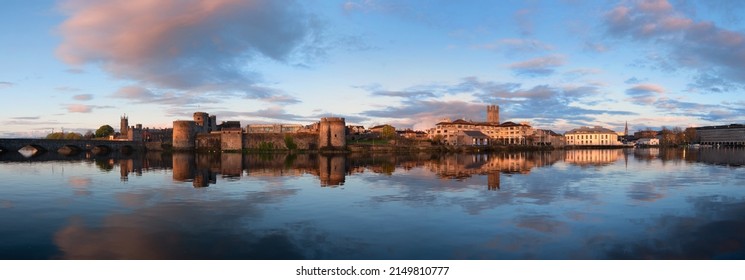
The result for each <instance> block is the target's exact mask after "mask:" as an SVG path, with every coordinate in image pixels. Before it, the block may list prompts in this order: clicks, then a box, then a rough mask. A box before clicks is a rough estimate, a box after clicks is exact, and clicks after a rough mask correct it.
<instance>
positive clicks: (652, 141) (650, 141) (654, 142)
mask: <svg viewBox="0 0 745 280" xmlns="http://www.w3.org/2000/svg"><path fill="white" fill-rule="evenodd" d="M636 145H638V146H659V145H660V139H657V138H642V139H639V140H636Z"/></svg>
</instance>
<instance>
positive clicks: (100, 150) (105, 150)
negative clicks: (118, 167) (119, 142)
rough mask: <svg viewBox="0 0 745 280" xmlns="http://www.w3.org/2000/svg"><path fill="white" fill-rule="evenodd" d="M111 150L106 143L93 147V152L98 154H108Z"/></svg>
mask: <svg viewBox="0 0 745 280" xmlns="http://www.w3.org/2000/svg"><path fill="white" fill-rule="evenodd" d="M110 152H111V148H110V147H109V146H106V145H96V146H95V147H93V148H91V153H93V154H94V155H97V156H102V155H106V154H108V153H110Z"/></svg>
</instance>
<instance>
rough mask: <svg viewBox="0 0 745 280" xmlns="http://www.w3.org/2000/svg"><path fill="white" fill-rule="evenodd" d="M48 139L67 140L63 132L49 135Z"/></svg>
mask: <svg viewBox="0 0 745 280" xmlns="http://www.w3.org/2000/svg"><path fill="white" fill-rule="evenodd" d="M46 138H47V139H62V138H65V134H64V133H62V132H52V133H49V134H47V137H46Z"/></svg>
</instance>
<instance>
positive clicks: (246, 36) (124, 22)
mask: <svg viewBox="0 0 745 280" xmlns="http://www.w3.org/2000/svg"><path fill="white" fill-rule="evenodd" d="M61 10H62V11H63V12H64V13H65V14H67V15H68V18H67V19H66V20H65V21H64V22H63V23H62V25H61V26H59V33H60V34H61V36H62V43H61V45H60V46H59V47H58V49H57V56H58V57H59V58H60V59H62V60H63V61H64V62H66V63H68V64H70V65H72V66H73V67H82V65H85V64H94V65H98V66H100V67H102V68H103V69H104V70H105V71H107V72H109V73H110V74H112V75H113V76H115V77H117V78H121V79H126V80H132V81H135V82H138V83H140V84H141V85H142V86H145V87H152V88H156V89H163V90H166V89H167V90H179V91H200V92H204V91H206V90H209V91H219V92H245V91H247V90H246V88H249V87H250V86H251V85H254V84H256V83H257V81H259V80H260V76H259V75H257V74H256V73H252V72H251V71H250V70H249V67H250V65H251V63H252V62H253V61H254V59H255V58H256V57H257V56H263V57H267V58H270V59H274V60H278V61H288V60H289V59H290V57H291V56H292V55H294V54H297V53H303V54H305V53H306V52H307V53H308V54H309V53H311V49H312V51H314V52H313V53H322V52H323V51H322V49H320V47H318V46H317V45H311V43H318V41H317V40H316V41H314V40H315V39H317V38H315V36H316V35H314V34H317V33H318V32H315V31H317V30H315V29H318V28H319V24H318V23H317V21H316V20H315V18H314V17H313V16H311V15H309V14H307V13H305V12H303V11H302V9H301V7H300V5H299V4H298V3H296V2H295V1H272V0H246V1H244V0H211V1H201V0H159V1H150V0H129V1H118V0H95V1H94V0H67V1H64V2H63V3H62V5H61Z"/></svg>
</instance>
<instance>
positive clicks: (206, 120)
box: [194, 112, 210, 132]
mask: <svg viewBox="0 0 745 280" xmlns="http://www.w3.org/2000/svg"><path fill="white" fill-rule="evenodd" d="M194 122H195V123H196V124H197V132H210V115H209V114H207V113H205V112H195V113H194Z"/></svg>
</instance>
